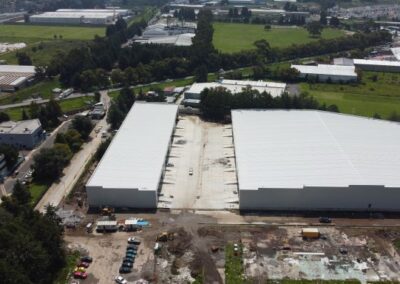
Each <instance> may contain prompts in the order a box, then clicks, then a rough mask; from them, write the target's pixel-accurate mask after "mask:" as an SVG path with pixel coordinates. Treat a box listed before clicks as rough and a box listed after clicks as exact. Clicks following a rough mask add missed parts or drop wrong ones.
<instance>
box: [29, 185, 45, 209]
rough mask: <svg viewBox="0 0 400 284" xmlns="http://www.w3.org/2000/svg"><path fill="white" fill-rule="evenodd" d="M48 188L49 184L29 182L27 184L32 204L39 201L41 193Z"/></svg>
mask: <svg viewBox="0 0 400 284" xmlns="http://www.w3.org/2000/svg"><path fill="white" fill-rule="evenodd" d="M48 188H49V186H48V185H46V184H38V183H31V184H30V185H29V187H28V189H29V191H30V192H31V196H32V200H31V204H32V206H35V205H36V204H37V203H38V202H39V200H40V198H42V196H43V194H45V192H46V191H47V189H48Z"/></svg>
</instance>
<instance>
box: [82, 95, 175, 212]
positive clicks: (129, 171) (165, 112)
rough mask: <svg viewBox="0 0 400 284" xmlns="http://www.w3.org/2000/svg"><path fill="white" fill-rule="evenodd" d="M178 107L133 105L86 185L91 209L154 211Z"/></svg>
mask: <svg viewBox="0 0 400 284" xmlns="http://www.w3.org/2000/svg"><path fill="white" fill-rule="evenodd" d="M177 112H178V106H177V105H173V104H165V103H143V102H136V103H135V104H134V105H133V107H132V108H131V110H130V111H129V113H128V115H127V116H126V118H125V120H124V122H123V123H122V125H121V127H120V129H119V130H118V132H117V134H116V136H115V137H114V139H113V141H112V142H111V145H110V146H109V147H108V149H107V151H106V153H105V154H104V156H103V158H102V159H101V161H100V163H99V165H98V166H97V168H96V170H95V172H94V173H93V175H92V177H91V178H90V180H89V181H88V183H87V184H86V191H87V195H88V203H89V206H91V207H103V206H111V207H120V208H121V207H127V208H156V207H157V200H158V198H157V197H158V190H159V187H160V183H161V181H162V178H163V173H164V168H165V162H166V159H167V155H168V152H169V147H170V143H171V140H172V135H173V132H174V129H175V123H176V118H177Z"/></svg>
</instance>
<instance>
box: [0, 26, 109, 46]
mask: <svg viewBox="0 0 400 284" xmlns="http://www.w3.org/2000/svg"><path fill="white" fill-rule="evenodd" d="M54 35H57V37H59V36H60V35H61V36H62V39H64V40H91V39H93V38H94V36H95V35H98V36H104V35H105V28H104V27H71V26H34V25H0V42H1V41H4V40H6V41H13V42H25V41H26V40H28V42H37V41H40V40H53V39H54Z"/></svg>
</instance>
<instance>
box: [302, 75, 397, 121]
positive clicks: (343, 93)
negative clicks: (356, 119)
mask: <svg viewBox="0 0 400 284" xmlns="http://www.w3.org/2000/svg"><path fill="white" fill-rule="evenodd" d="M375 76H376V77H375ZM374 77H375V78H376V80H375V79H374ZM399 87H400V75H399V74H395V73H377V72H363V76H362V82H361V84H322V83H321V84H308V83H302V84H301V90H302V91H307V92H308V93H309V94H310V95H312V96H313V97H315V98H316V99H317V100H318V101H319V102H321V103H326V104H336V105H337V106H338V107H339V110H340V112H343V113H349V114H355V115H362V116H368V117H372V116H373V115H374V114H375V113H378V114H379V115H380V116H381V117H382V118H387V117H388V116H389V115H390V114H391V113H392V112H393V111H396V112H397V113H400V93H399V92H398V89H399Z"/></svg>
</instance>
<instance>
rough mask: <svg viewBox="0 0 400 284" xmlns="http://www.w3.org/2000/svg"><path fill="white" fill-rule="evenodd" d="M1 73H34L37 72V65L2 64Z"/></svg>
mask: <svg viewBox="0 0 400 284" xmlns="http://www.w3.org/2000/svg"><path fill="white" fill-rule="evenodd" d="M0 73H32V74H35V66H29V65H0Z"/></svg>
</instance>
